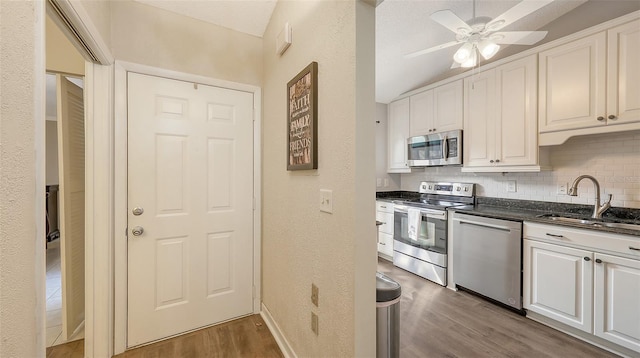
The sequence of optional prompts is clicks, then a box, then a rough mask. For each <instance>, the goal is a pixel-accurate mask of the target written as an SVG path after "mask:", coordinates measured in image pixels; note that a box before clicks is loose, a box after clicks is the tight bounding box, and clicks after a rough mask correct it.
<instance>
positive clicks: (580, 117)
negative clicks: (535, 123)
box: [539, 32, 607, 133]
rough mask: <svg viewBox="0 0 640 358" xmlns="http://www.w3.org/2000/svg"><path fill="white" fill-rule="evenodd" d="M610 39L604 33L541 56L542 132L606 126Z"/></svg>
mask: <svg viewBox="0 0 640 358" xmlns="http://www.w3.org/2000/svg"><path fill="white" fill-rule="evenodd" d="M606 40H607V38H606V36H605V33H604V32H602V33H599V34H596V35H593V36H589V37H585V38H583V39H580V40H577V41H573V42H570V43H568V44H566V45H562V46H558V47H556V48H553V49H550V50H548V51H544V52H541V53H540V103H539V106H540V114H539V123H540V132H541V133H542V132H551V131H558V130H566V129H575V128H584V127H593V126H601V125H605V120H604V112H605V75H606ZM598 118H601V120H598Z"/></svg>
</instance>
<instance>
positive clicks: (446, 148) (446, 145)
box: [442, 136, 449, 160]
mask: <svg viewBox="0 0 640 358" xmlns="http://www.w3.org/2000/svg"><path fill="white" fill-rule="evenodd" d="M442 158H443V159H444V160H447V159H449V136H444V138H443V139H442Z"/></svg>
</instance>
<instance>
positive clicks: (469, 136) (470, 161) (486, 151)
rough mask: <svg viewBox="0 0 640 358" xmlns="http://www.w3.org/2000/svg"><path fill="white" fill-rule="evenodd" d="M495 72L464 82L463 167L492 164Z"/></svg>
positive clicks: (472, 77) (476, 76)
mask: <svg viewBox="0 0 640 358" xmlns="http://www.w3.org/2000/svg"><path fill="white" fill-rule="evenodd" d="M494 114H495V72H494V71H493V70H490V71H485V72H481V73H479V74H477V75H473V76H471V77H467V78H465V79H464V134H463V136H464V166H465V167H486V166H491V165H494V164H493V163H494V162H495V159H496V157H495V152H496V151H495V148H496V143H495V142H496V140H495V137H496V136H495V134H496V126H495V115H494Z"/></svg>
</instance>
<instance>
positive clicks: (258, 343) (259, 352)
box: [47, 315, 283, 358]
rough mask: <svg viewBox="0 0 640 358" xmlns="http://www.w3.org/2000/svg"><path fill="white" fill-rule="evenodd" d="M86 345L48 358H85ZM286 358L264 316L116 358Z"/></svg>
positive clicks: (54, 350) (54, 351) (63, 348)
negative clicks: (263, 318) (83, 357)
mask: <svg viewBox="0 0 640 358" xmlns="http://www.w3.org/2000/svg"><path fill="white" fill-rule="evenodd" d="M83 353H84V341H77V342H73V343H69V344H63V345H59V346H55V347H51V348H48V349H47V358H54V357H56V358H57V357H73V358H75V357H82V356H83ZM164 357H170V358H182V357H184V358H187V357H188V358H196V357H197V358H200V357H225V358H226V357H238V358H240V357H242V358H244V357H264V358H270V357H278V358H280V357H283V355H282V353H281V352H280V348H278V345H277V343H276V341H275V339H274V338H273V336H272V335H271V332H270V331H269V328H267V325H266V324H265V323H264V321H263V320H262V317H260V315H253V316H249V317H245V318H241V319H238V320H235V321H231V322H227V323H223V324H220V325H217V326H213V327H209V328H205V329H201V330H199V331H195V332H192V333H188V334H184V335H182V336H179V337H175V338H171V339H168V340H166V341H162V342H158V343H154V344H150V345H148V346H144V347H140V348H137V349H132V350H130V351H126V352H125V353H122V354H119V355H117V356H116V358H164Z"/></svg>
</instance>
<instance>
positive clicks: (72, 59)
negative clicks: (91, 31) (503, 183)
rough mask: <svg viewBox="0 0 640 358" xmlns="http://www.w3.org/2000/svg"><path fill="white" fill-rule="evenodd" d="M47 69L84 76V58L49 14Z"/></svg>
mask: <svg viewBox="0 0 640 358" xmlns="http://www.w3.org/2000/svg"><path fill="white" fill-rule="evenodd" d="M46 38H47V40H46V43H47V71H53V72H62V73H69V74H74V75H79V76H84V58H82V56H81V55H80V53H78V50H76V48H75V47H74V46H73V45H72V44H71V42H69V40H68V39H67V37H66V36H65V35H64V34H63V33H62V31H60V29H59V28H58V26H57V25H56V24H55V23H54V22H53V20H51V19H50V18H49V16H47V21H46Z"/></svg>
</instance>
